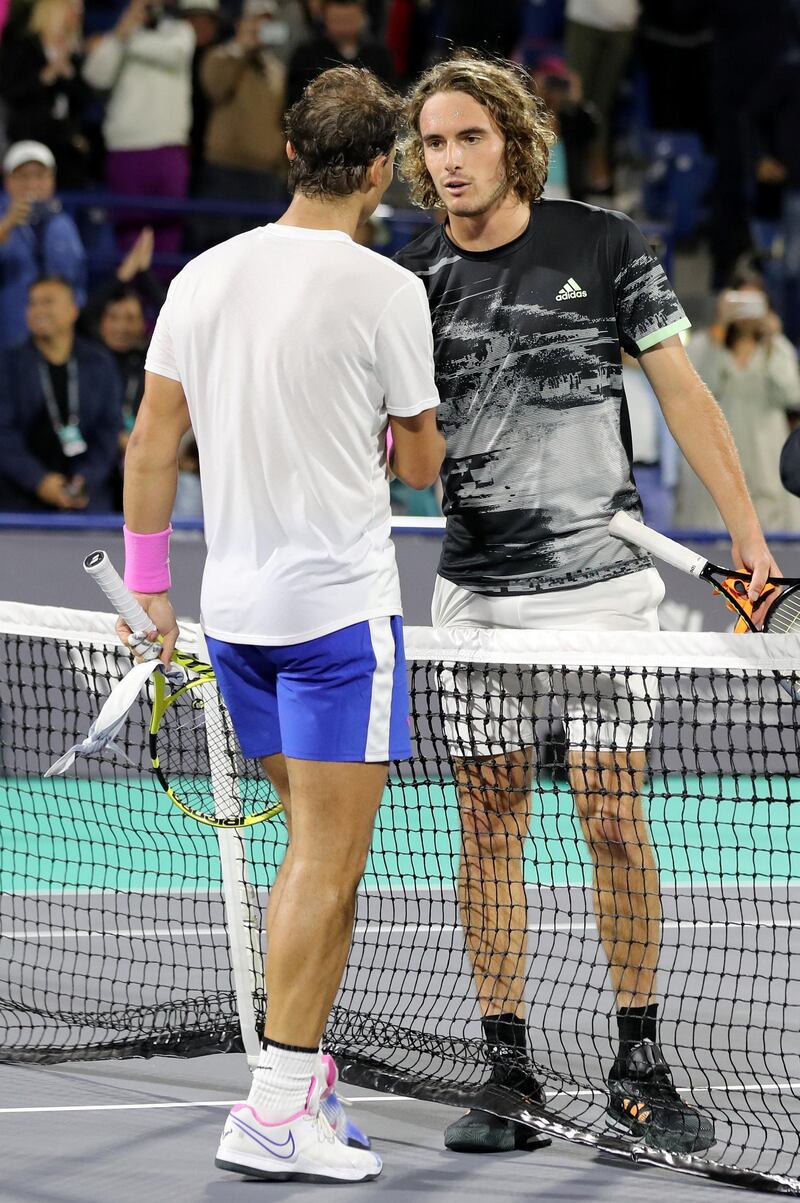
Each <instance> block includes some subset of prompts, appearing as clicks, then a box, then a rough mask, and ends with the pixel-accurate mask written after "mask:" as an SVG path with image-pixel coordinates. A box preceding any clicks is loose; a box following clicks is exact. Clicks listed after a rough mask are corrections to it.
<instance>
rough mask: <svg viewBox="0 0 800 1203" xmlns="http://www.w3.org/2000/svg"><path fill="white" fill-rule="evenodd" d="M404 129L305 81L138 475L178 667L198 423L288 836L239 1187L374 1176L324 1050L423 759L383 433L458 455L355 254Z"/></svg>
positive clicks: (360, 252)
mask: <svg viewBox="0 0 800 1203" xmlns="http://www.w3.org/2000/svg"><path fill="white" fill-rule="evenodd" d="M401 120H402V109H401V104H400V101H399V100H398V98H397V97H395V96H394V95H393V94H392V93H391V92H389V91H387V89H386V88H384V86H383V85H382V84H381V83H379V81H378V80H377V79H376V78H375V77H374V76H372V75H371V74H370V73H369V72H367V71H363V70H358V69H356V68H350V67H343V68H336V69H334V70H331V71H327V72H325V74H323V75H322V76H320V77H319V78H318V79H317V80H316V81H315V82H314V83H312V84H311V85H310V86H309V88H308V89H307V90H306V92H305V93H304V95H303V97H302V99H301V100H300V101H299V102H298V103H297V104H296V105H295V106H294V108H293V109H292V110H291V111H290V113H289V115H288V122H287V133H288V139H289V144H288V146H287V153H288V155H289V159H290V167H289V184H290V188H291V189H292V192H293V200H292V202H291V204H290V206H289V208H288V210H287V211H286V213H285V214H284V215H283V217H282V218H281V219H280V220H279V221H278V222H277V223H276V224H274V225H268V226H265V227H262V228H259V229H256V230H252V231H250V232H249V233H246V234H242V235H240V236H239V237H238V238H234V239H231V240H230V241H229V242H225V243H223V244H222V245H220V246H218V247H215V248H214V249H212V250H210V251H207V252H206V253H205V254H203V255H200V256H199V257H198V258H197V259H195V260H193V261H192V262H191V263H190V264H189V265H188V266H187V267H185V268H184V270H183V271H182V272H181V273H180V274H179V275H178V276H177V277H176V279H175V280H174V281H173V283H172V286H171V288H170V290H169V295H168V297H167V300H166V303H165V305H164V308H163V309H162V311H161V315H160V317H159V319H158V324H157V326H156V329H155V332H154V334H153V339H152V343H151V345H150V351H149V354H148V358H147V364H146V366H147V379H146V387H145V393H144V400H143V401H142V405H141V408H140V410H139V414H138V417H137V420H136V426H135V428H134V431H133V433H132V435H131V440H130V443H129V445H128V452H127V457H126V463H125V524H126V532H125V538H126V582H127V584H128V585H129V587H130V588H131V589H133V591H134V592H135V593H136V595H137V596H138V598H139V600H140V601H141V603H142V605H143V606H144V608H145V609H146V610H147V612H148V614H149V615H150V617H151V619H152V620H153V624H154V626H155V627H156V628H157V630H158V632H160V634H161V635H162V636H163V639H164V651H163V658H164V659H165V660H167V659H168V658H169V655H170V653H171V651H172V648H173V647H174V645H175V640H176V638H177V635H178V631H177V627H176V622H175V615H174V611H173V609H172V606H171V604H170V601H169V598H168V596H167V590H168V588H169V584H170V581H169V560H168V544H169V529H170V528H169V520H170V515H171V511H172V505H173V501H174V498H175V488H176V482H177V471H178V470H177V452H178V444H179V442H180V439H181V436H182V435H183V434H184V433H185V431H186V430H187V429H188V428H189V425H190V424H191V426H192V428H193V430H194V434H195V437H196V439H197V445H198V448H199V453H200V465H201V475H202V486H203V503H204V513H205V529H206V540H207V544H208V556H207V560H206V566H205V573H204V576H203V588H202V607H201V608H202V621H203V627H204V630H205V633H206V638H207V641H208V644H209V649H210V654H211V659H212V662H213V665H214V669H215V671H216V674H217V679H218V681H219V685H220V689H221V691H222V695H223V697H224V699H225V702H226V704H227V706H228V709H229V710H230V713H231V716H232V719H233V722H234V725H235V727H236V731H237V734H238V737H239V741H240V743H241V746H242V749H243V751H244V753H245V755H246V756H248V757H257V758H259V759H260V761H261V764H262V766H263V768H264V771H265V772H266V774H267V775H268V777H269V778H270V779H271V781H272V782H273V783H274V785H275V787H276V789H277V790H278V793H279V794H280V797H281V799H282V801H283V803H284V805H285V808H286V816H287V822H288V825H289V832H290V842H289V848H288V851H287V854H286V858H285V860H284V863H283V865H282V867H281V870H280V873H279V874H278V878H277V881H276V883H275V885H274V886H273V888H272V891H271V896H270V902H269V910H268V917H267V963H266V977H267V996H268V998H269V1013H268V1016H267V1023H266V1031H265V1039H264V1046H263V1051H262V1054H261V1058H260V1061H259V1065H258V1068H257V1069H256V1071H255V1074H254V1076H253V1082H252V1089H251V1091H250V1094H249V1097H248V1099H247V1101H246V1102H245V1103H242V1104H239V1105H237V1106H235V1107H234V1108H233V1109H232V1111H231V1112H230V1115H229V1116H228V1119H227V1121H226V1124H225V1128H224V1131H223V1135H222V1139H221V1142H220V1145H219V1149H218V1151H217V1158H216V1165H217V1166H218V1167H219V1168H220V1169H224V1170H231V1171H234V1172H235V1173H239V1174H245V1175H247V1176H248V1177H259V1178H266V1179H270V1178H272V1179H279V1180H285V1179H291V1178H297V1179H307V1180H311V1181H324V1182H329V1181H350V1182H356V1181H362V1180H367V1179H372V1178H375V1177H376V1176H377V1175H378V1174H379V1173H380V1171H381V1161H380V1158H379V1157H378V1156H377V1154H375V1153H374V1152H372V1151H371V1150H370V1149H369V1141H368V1140H367V1139H366V1137H363V1136H362V1135H361V1134H360V1133H359V1132H358V1130H357V1129H356V1128H355V1127H354V1125H352V1124H348V1123H347V1122H346V1121H345V1119H344V1116H343V1113H342V1109H341V1106H340V1104H339V1103H338V1100H337V1099H336V1095H335V1092H334V1090H333V1088H334V1086H335V1080H336V1070H335V1066H334V1065H333V1063H332V1061H331V1060H330V1058H323V1057H322V1056H321V1054H320V1051H319V1049H320V1039H321V1037H322V1033H323V1028H324V1026H325V1023H326V1021H327V1019H328V1015H329V1012H330V1009H331V1006H332V1004H333V1000H334V997H335V994H336V991H337V989H338V986H339V983H340V980H341V977H342V973H343V971H344V966H345V963H346V959H347V954H348V949H349V946H350V939H351V935H352V925H353V916H354V910H355V893H356V888H357V886H358V883H359V881H360V879H361V876H362V873H363V870H364V865H365V861H366V857H367V852H368V849H369V845H370V840H371V836H372V829H373V824H374V819H375V814H376V811H377V808H378V805H379V803H380V799H381V797H382V794H383V790H384V787H385V784H386V779H387V772H388V762H389V761H390V760H394V759H398V758H403V757H407V756H409V755H410V746H409V733H408V693H407V683H406V672H405V662H404V655H403V638H402V619H401V617H400V615H401V604H400V587H399V582H398V575H397V568H396V565H395V556H394V548H393V545H392V542H391V539H390V509H389V484H388V479H387V466H386V439H387V436H386V430H387V423H388V426H389V427H390V428H391V432H392V435H393V441H394V448H393V451H392V468H393V470H394V472H395V473H396V474H397V475H398V476H399V477H400V479H402V480H404V481H405V482H406V483H407V484H410V485H412V486H414V487H417V488H423V487H426V486H427V485H429V484H431V483H432V482H433V481H434V480H435V479H436V477H437V475H438V472H439V468H440V466H441V463H442V459H443V455H444V441H443V439H442V437H441V435H440V434H439V433H438V431H437V427H436V417H435V414H436V406H437V405H438V396H437V391H436V385H435V383H434V375H433V354H432V338H431V327H430V315H429V310H428V302H427V297H426V294H425V291H424V289H423V286H422V284H421V283H420V282H419V281H418V280H417V279H416V277H414V276H413V275H412V274H411V273H410V272H408V271H406V270H405V268H402V267H399V266H398V265H397V264H395V263H393V262H391V261H390V260H388V259H384V258H382V257H380V256H378V255H376V254H374V253H373V252H371V251H368V250H366V249H365V248H363V247H361V246H359V245H357V244H356V243H355V242H354V241H353V236H354V234H355V232H356V229H357V227H358V226H359V225H360V224H361V223H363V222H364V221H365V220H366V219H367V218H368V217H369V216H370V215H371V214H372V213H373V212H374V210H375V208H376V206H377V205H378V203H379V201H380V199H381V197H382V196H383V193H384V192H385V190H386V188H387V187H388V185H389V182H390V180H391V177H392V168H393V161H394V145H395V139H396V135H397V132H398V129H399V127H400V124H401ZM120 633H121V635H122V636H123V638H127V636H128V635H129V634H130V632H129V630H128V628H127V627H125V626H124V624H120ZM153 637H155V634H154V635H153Z"/></svg>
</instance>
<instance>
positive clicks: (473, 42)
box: [439, 0, 523, 58]
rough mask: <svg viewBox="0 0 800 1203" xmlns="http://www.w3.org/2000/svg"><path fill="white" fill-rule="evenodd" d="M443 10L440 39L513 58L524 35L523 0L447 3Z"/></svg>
mask: <svg viewBox="0 0 800 1203" xmlns="http://www.w3.org/2000/svg"><path fill="white" fill-rule="evenodd" d="M442 8H443V10H444V11H443V13H442V16H441V19H440V24H439V31H440V37H442V38H445V39H446V40H447V41H448V42H451V43H452V44H453V45H454V46H473V47H475V48H476V49H479V50H487V51H490V52H491V53H492V54H500V55H502V56H503V58H511V55H512V54H513V53H514V50H515V48H516V46H517V44H518V42H519V40H520V37H521V34H522V8H523V6H522V4H521V2H520V0H470V3H469V4H465V3H464V0H446V2H445V3H444V4H443V5H442Z"/></svg>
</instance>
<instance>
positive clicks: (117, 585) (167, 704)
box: [83, 551, 283, 827]
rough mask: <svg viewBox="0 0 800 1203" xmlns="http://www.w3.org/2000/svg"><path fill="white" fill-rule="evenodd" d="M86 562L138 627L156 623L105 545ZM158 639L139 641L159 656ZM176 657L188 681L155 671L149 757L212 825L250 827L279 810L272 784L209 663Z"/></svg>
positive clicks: (162, 781)
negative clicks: (248, 756) (249, 752)
mask: <svg viewBox="0 0 800 1203" xmlns="http://www.w3.org/2000/svg"><path fill="white" fill-rule="evenodd" d="M83 567H84V569H85V570H86V572H88V573H89V575H90V576H92V577H94V579H95V581H97V584H98V585H99V586H100V588H101V589H102V590H103V592H104V593H105V595H106V597H107V598H108V600H109V601H110V602H111V605H112V606H113V607H114V610H115V611H116V613H117V614H119V615H120V617H121V618H124V620H125V622H127V624H128V626H129V627H130V628H131V630H132V631H133V632H135V633H136V634H137V635H140V634H141V635H142V636H143V635H144V634H146V632H147V631H152V630H153V626H154V624H153V620H152V619H151V618H149V617H148V616H147V614H146V613H145V611H144V610H143V609H142V607H141V606H140V604H139V602H138V601H137V600H136V598H135V597H134V596H133V594H132V593H131V591H130V590H129V589H128V587H127V585H126V584H125V582H124V581H123V580H122V578H121V577H120V576H119V574H118V572H117V571H116V569H115V568H114V566H113V564H112V563H111V561H110V560H109V558H108V556H107V554H106V553H105V552H104V551H93V552H91V554H90V555H88V556H87V557H86V559H85V560H84V561H83ZM159 646H160V645H159V644H158V643H150V645H149V648H148V647H146V646H145V644H144V642H143V640H142V639H138V640H137V642H136V644H135V647H136V650H137V653H138V654H139V655H141V656H142V657H143V658H144V659H150V658H155V657H156V656H158V655H159ZM171 662H172V663H173V664H176V665H178V666H179V667H180V668H181V669H182V670H183V680H182V681H181V680H176V681H175V682H171V681H170V680H169V678H168V676H167V674H166V673H164V672H156V673H155V675H154V676H153V709H152V713H151V716H150V735H149V751H150V763H151V765H152V768H153V773H154V774H155V777H156V780H157V781H158V783H159V785H160V786H161V788H162V789H163V790H164V792H165V794H166V795H167V797H169V798H170V799H171V801H172V802H174V803H175V805H176V806H178V807H179V808H180V809H181V810H182V811H183V813H184V814H185V815H188V816H189V817H190V818H192V819H197V821H198V822H199V823H206V824H208V825H209V826H211V827H250V826H252V825H253V824H254V823H261V822H263V821H264V820H265V819H271V818H273V817H274V816H275V815H277V814H280V812H281V811H282V810H283V807H282V805H281V804H280V802H279V801H278V800H277V798H276V795H275V792H274V790H273V788H272V786H271V785H270V783H269V782H268V781H267V779H266V778H265V777H264V775H263V774H262V773H261V772H260V770H259V767H258V765H257V764H256V762H254V761H249V760H245V758H244V756H243V755H242V752H241V749H240V747H239V744H238V741H237V739H236V735H235V733H234V730H233V726H232V724H231V720H230V716H229V714H228V712H227V710H226V709H225V707H224V705H223V704H222V701H221V699H220V697H219V694H218V692H217V684H216V678H215V677H214V670H213V668H212V667H211V665H210V664H206V663H205V662H204V661H202V660H197V659H196V658H195V657H194V656H191V655H189V654H187V653H186V652H182V651H180V650H179V649H177V648H176V649H175V651H174V652H173V654H172V658H171ZM171 675H172V674H170V676H171Z"/></svg>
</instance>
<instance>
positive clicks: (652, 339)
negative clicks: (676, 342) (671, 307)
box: [636, 317, 692, 351]
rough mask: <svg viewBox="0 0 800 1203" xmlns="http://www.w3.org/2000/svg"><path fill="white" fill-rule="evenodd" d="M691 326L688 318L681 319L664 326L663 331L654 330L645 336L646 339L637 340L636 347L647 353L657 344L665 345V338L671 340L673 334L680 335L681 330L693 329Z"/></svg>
mask: <svg viewBox="0 0 800 1203" xmlns="http://www.w3.org/2000/svg"><path fill="white" fill-rule="evenodd" d="M691 325H692V323H691V322H690V321H689V319H688V317H679V318H678V320H677V321H676V322H670V324H669V325H668V326H664V327H663V328H662V329H661V330H653V331H652V332H651V333H650V334H645V336H644V338H640V339H637V341H636V345H637V347H638V348H639V350H640V351H647V350H649V349H650V347H654V346H655V345H656V344H657V343H663V341H664V339H665V338H670V337H671V336H672V335H673V334H679V333H680V331H681V330H689V329H691Z"/></svg>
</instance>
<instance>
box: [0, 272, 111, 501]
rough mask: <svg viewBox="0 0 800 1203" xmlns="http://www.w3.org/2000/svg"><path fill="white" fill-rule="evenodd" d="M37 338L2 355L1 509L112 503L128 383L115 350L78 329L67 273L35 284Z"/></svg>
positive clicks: (31, 304)
mask: <svg viewBox="0 0 800 1203" xmlns="http://www.w3.org/2000/svg"><path fill="white" fill-rule="evenodd" d="M27 320H28V329H29V331H30V338H29V339H28V340H27V341H26V342H24V343H21V344H20V345H19V346H16V347H12V348H10V349H9V350H7V351H5V352H3V354H2V357H0V509H5V510H31V509H34V510H37V509H39V510H40V509H56V510H88V511H91V512H95V513H97V512H105V511H108V510H110V509H111V503H112V493H111V480H112V476H113V473H114V469H115V467H116V464H117V457H118V450H117V436H118V433H119V427H120V400H121V397H120V394H121V389H120V383H119V377H118V374H117V370H116V368H115V366H114V363H113V361H112V359H111V356H110V355H109V354H108V352H107V351H105V350H104V349H103V348H102V347H98V346H96V345H95V344H94V343H91V342H88V341H87V340H85V339H82V338H78V337H77V336H76V334H75V323H76V322H77V320H78V306H77V304H76V301H75V294H74V292H73V290H72V288H71V286H70V285H69V284H68V282H67V281H66V280H62V279H59V278H58V277H57V276H51V277H44V278H43V279H41V280H38V281H37V282H36V283H35V284H33V285H32V287H31V289H30V292H29V296H28V309H27Z"/></svg>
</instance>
